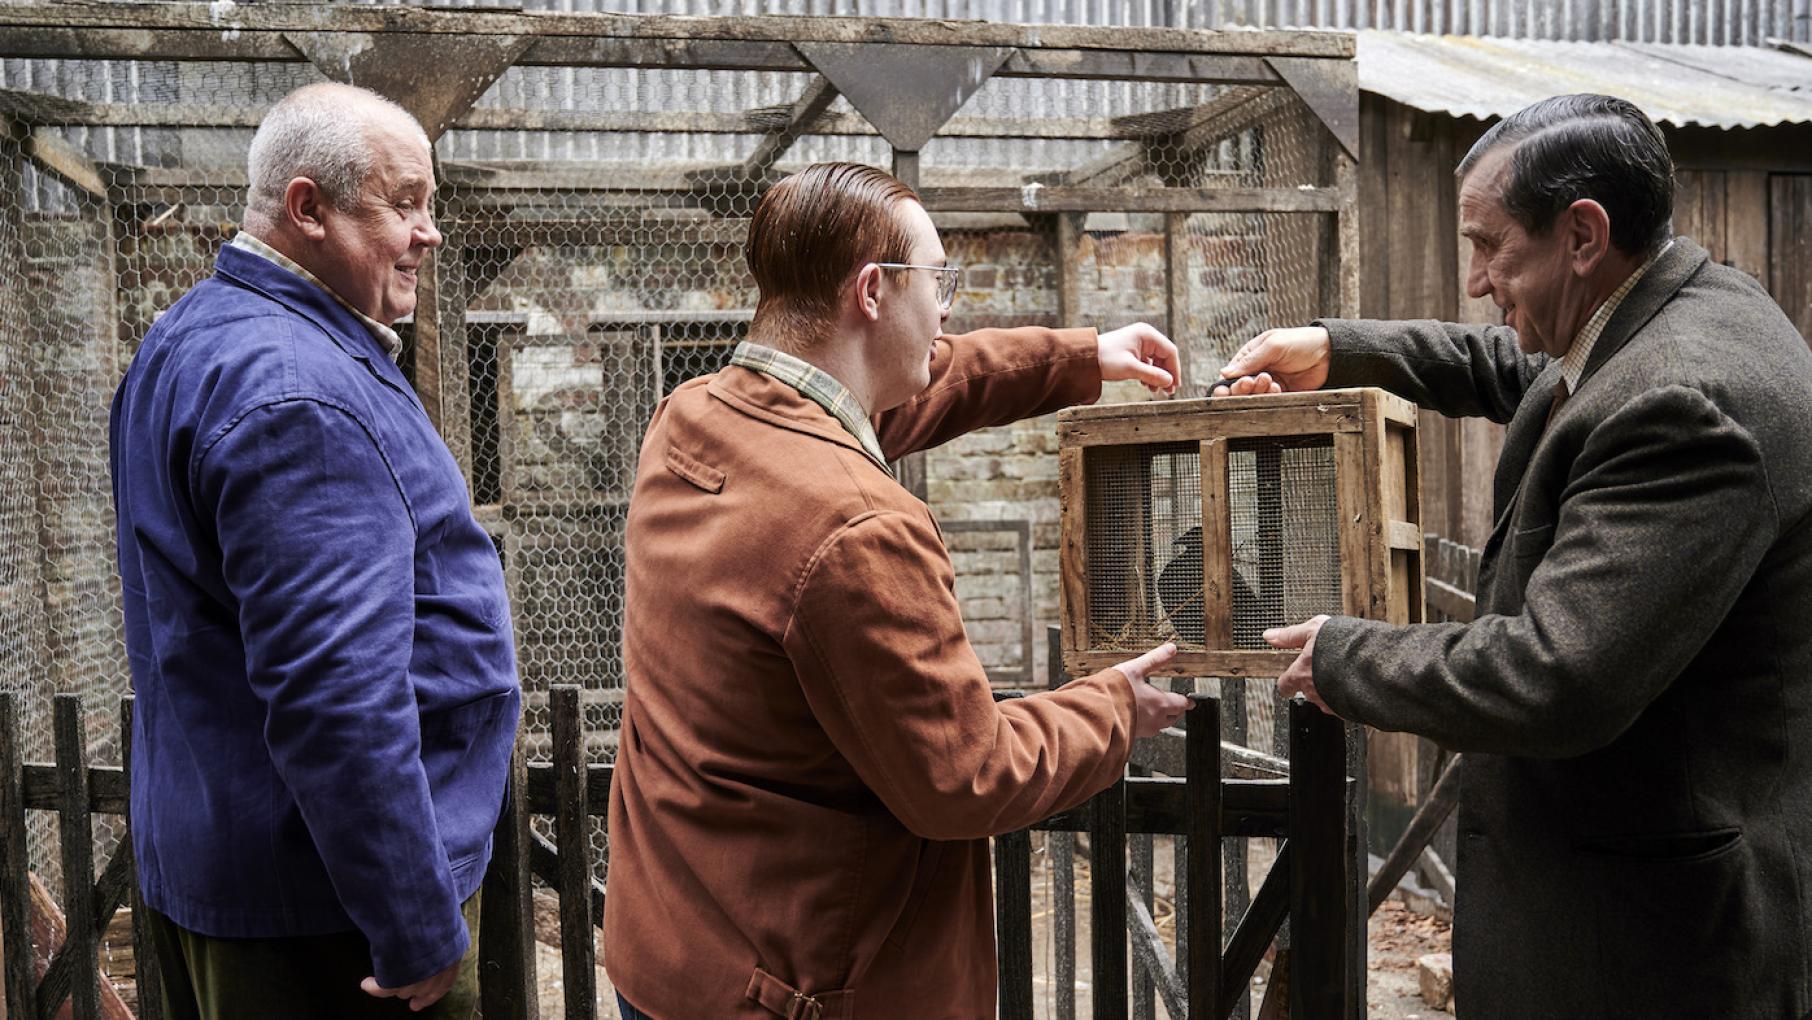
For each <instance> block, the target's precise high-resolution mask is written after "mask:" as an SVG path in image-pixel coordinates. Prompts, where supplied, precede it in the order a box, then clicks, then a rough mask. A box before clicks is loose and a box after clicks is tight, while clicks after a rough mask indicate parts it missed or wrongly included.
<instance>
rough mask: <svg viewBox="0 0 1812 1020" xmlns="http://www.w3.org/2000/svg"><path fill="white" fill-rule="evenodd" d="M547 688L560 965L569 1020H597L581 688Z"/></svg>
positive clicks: (569, 686)
mask: <svg viewBox="0 0 1812 1020" xmlns="http://www.w3.org/2000/svg"><path fill="white" fill-rule="evenodd" d="M549 693H550V695H551V696H550V699H549V701H550V704H549V706H548V707H549V712H550V714H551V715H552V716H553V729H554V843H555V844H556V845H557V846H558V847H559V848H560V871H559V874H560V888H559V893H560V970H561V973H562V975H563V976H564V978H565V984H564V988H565V992H566V1011H565V1016H566V1017H567V1020H597V1015H598V972H597V966H598V957H597V951H596V949H595V948H594V943H593V941H592V923H591V853H590V850H591V833H590V831H589V829H590V827H589V824H588V811H587V803H586V767H585V743H584V740H585V737H584V732H583V729H582V727H581V725H580V723H581V718H580V714H579V713H580V708H579V688H578V687H576V686H574V685H572V684H555V685H554V687H553V690H552V691H550V692H549ZM531 930H532V929H531Z"/></svg>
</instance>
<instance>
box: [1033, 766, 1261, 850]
mask: <svg viewBox="0 0 1812 1020" xmlns="http://www.w3.org/2000/svg"><path fill="white" fill-rule="evenodd" d="M1186 783H1187V781H1186V780H1185V779H1183V778H1181V777H1172V776H1133V777H1130V778H1128V779H1127V780H1126V781H1125V790H1124V791H1123V793H1122V794H1121V797H1122V800H1123V802H1124V803H1123V806H1122V808H1121V812H1122V816H1123V821H1122V826H1121V827H1122V830H1123V831H1125V832H1129V833H1153V834H1163V833H1169V834H1171V835H1178V834H1186V833H1188V832H1189V818H1190V815H1189V803H1188V791H1187V789H1186V788H1185V787H1186ZM1220 797H1221V822H1220V830H1221V833H1222V835H1226V836H1245V837H1254V836H1265V837H1280V836H1282V835H1283V834H1284V831H1285V826H1286V823H1287V822H1288V820H1289V814H1290V803H1289V802H1290V781H1289V780H1288V779H1222V780H1221V791H1220ZM1094 825H1095V802H1094V801H1092V800H1091V801H1089V802H1087V803H1086V804H1084V805H1082V806H1081V807H1079V808H1075V809H1073V810H1070V811H1064V812H1060V813H1058V814H1055V815H1052V816H1051V817H1049V818H1046V819H1044V820H1043V821H1040V822H1039V823H1037V824H1036V825H1033V826H1032V828H1033V829H1036V830H1039V831H1044V832H1089V831H1092V830H1093V828H1094Z"/></svg>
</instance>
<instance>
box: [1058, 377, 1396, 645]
mask: <svg viewBox="0 0 1812 1020" xmlns="http://www.w3.org/2000/svg"><path fill="white" fill-rule="evenodd" d="M1058 436H1059V451H1060V452H1059V454H1058V456H1059V458H1060V464H1061V474H1060V488H1061V492H1062V502H1063V522H1062V532H1063V533H1062V578H1063V619H1062V624H1063V653H1064V664H1065V666H1066V667H1068V669H1069V671H1070V673H1071V675H1073V676H1081V675H1083V674H1085V673H1091V672H1094V671H1096V670H1099V669H1102V668H1104V667H1107V666H1112V665H1114V664H1115V663H1119V662H1123V661H1125V660H1127V659H1129V658H1132V657H1134V656H1136V655H1139V654H1141V653H1143V652H1145V651H1146V650H1147V649H1150V648H1152V647H1154V646H1156V645H1158V644H1161V643H1163V642H1164V641H1175V642H1176V643H1177V648H1178V655H1177V657H1176V658H1175V659H1174V660H1173V661H1172V663H1171V665H1170V667H1169V669H1167V670H1166V672H1167V673H1169V674H1171V675H1176V676H1226V677H1274V676H1277V675H1278V674H1279V673H1281V672H1283V670H1284V669H1285V668H1286V667H1288V666H1289V664H1290V662H1291V661H1292V660H1293V659H1294V658H1295V657H1296V653H1295V652H1294V651H1277V650H1275V649H1272V648H1270V647H1269V646H1268V645H1266V644H1265V643H1264V640H1263V638H1262V636H1261V635H1262V633H1263V631H1264V630H1265V629H1266V628H1268V627H1274V626H1280V625H1286V624H1292V623H1297V622H1300V621H1302V620H1305V619H1308V618H1309V617H1311V616H1314V615H1316V614H1318V613H1328V614H1340V615H1346V616H1359V617H1365V618H1368V619H1374V620H1386V621H1389V622H1392V623H1415V622H1420V621H1421V620H1422V619H1423V579H1422V578H1423V575H1422V527H1421V500H1420V498H1419V495H1418V493H1417V478H1418V474H1417V470H1416V408H1415V405H1413V404H1411V403H1409V402H1408V401H1405V400H1403V399H1401V398H1399V397H1396V396H1393V395H1391V394H1389V393H1386V392H1384V391H1383V390H1378V389H1347V390H1321V391H1316V392H1312V393H1286V394H1276V395H1269V396H1254V397H1222V398H1218V399H1205V400H1173V401H1157V402H1150V403H1136V404H1117V405H1106V406H1099V407H1081V408H1074V409H1071V410H1068V411H1065V412H1063V413H1062V414H1061V415H1059V416H1058Z"/></svg>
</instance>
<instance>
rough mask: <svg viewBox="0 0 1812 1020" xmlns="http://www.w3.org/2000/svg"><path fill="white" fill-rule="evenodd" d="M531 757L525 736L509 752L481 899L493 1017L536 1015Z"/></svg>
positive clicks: (485, 995) (481, 983)
mask: <svg viewBox="0 0 1812 1020" xmlns="http://www.w3.org/2000/svg"><path fill="white" fill-rule="evenodd" d="M531 839H532V836H531V834H530V830H529V809H528V763H527V758H526V756H525V752H524V750H523V736H522V734H520V733H518V734H517V735H516V747H515V750H514V751H513V752H512V753H511V755H510V789H509V799H508V800H507V801H505V802H504V805H503V814H502V816H501V817H499V818H498V819H497V829H496V831H495V833H494V834H493V835H492V838H491V867H490V869H489V870H488V871H486V872H485V876H484V886H483V889H482V895H483V897H484V898H483V899H482V900H481V901H480V902H479V912H478V914H479V918H480V923H479V928H478V988H479V994H480V996H481V998H482V1000H483V1012H484V1015H485V1016H486V1017H490V1018H493V1020H535V1018H536V1017H538V1016H539V1015H540V1012H539V1010H538V1008H537V1003H536V998H537V987H536V982H535V900H534V887H533V884H532V880H531V878H530V873H529V849H528V848H529V845H530V842H531Z"/></svg>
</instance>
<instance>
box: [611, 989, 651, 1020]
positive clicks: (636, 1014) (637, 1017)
mask: <svg viewBox="0 0 1812 1020" xmlns="http://www.w3.org/2000/svg"><path fill="white" fill-rule="evenodd" d="M617 1015H618V1016H620V1017H622V1018H623V1020H654V1018H653V1017H651V1016H649V1015H648V1014H646V1013H644V1012H642V1011H641V1010H639V1009H637V1008H635V1007H634V1006H632V1005H630V1004H629V1000H628V999H625V998H623V993H621V992H618V993H617Z"/></svg>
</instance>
